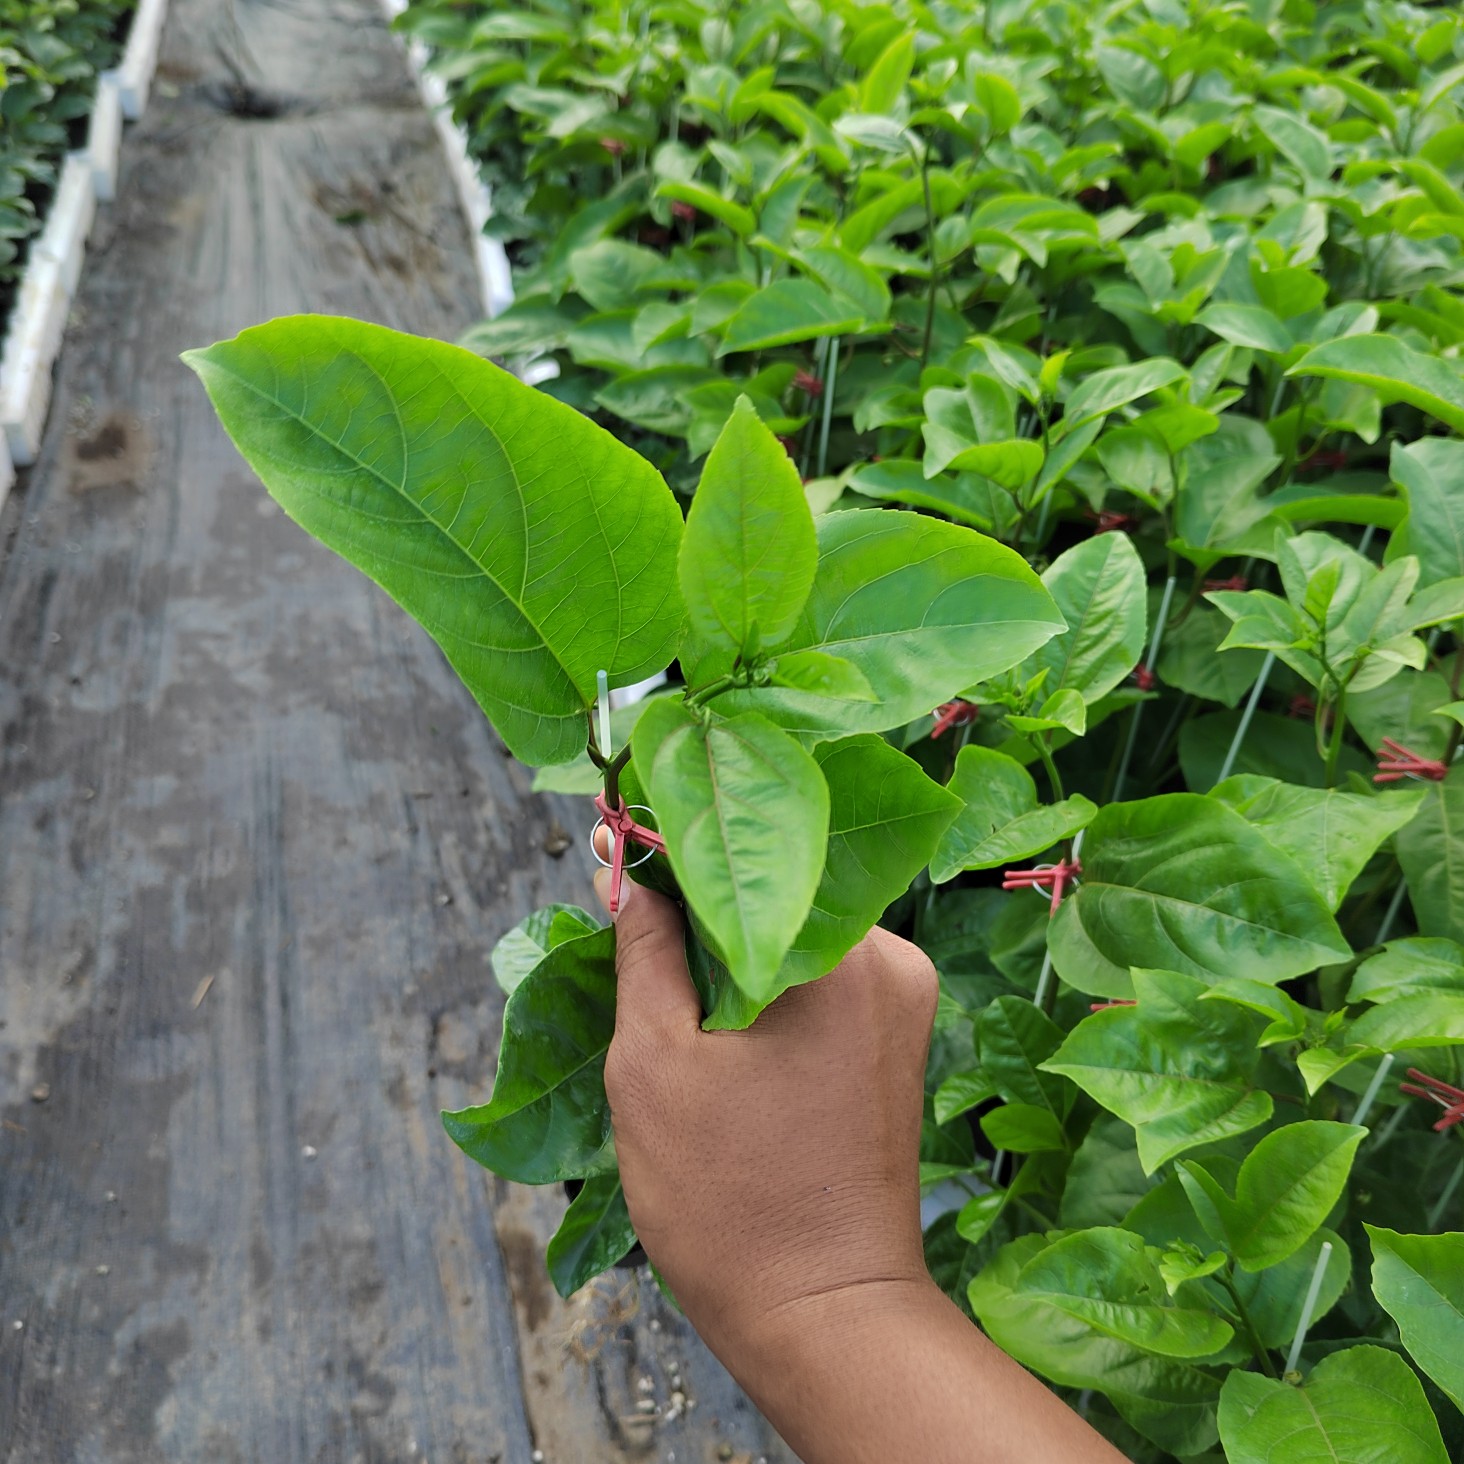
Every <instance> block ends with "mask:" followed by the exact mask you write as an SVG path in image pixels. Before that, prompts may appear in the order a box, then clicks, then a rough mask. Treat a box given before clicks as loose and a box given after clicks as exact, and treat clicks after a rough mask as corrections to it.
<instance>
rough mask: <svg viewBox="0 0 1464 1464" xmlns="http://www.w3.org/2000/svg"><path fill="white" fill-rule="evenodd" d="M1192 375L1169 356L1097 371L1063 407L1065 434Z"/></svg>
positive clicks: (1078, 388)
mask: <svg viewBox="0 0 1464 1464" xmlns="http://www.w3.org/2000/svg"><path fill="white" fill-rule="evenodd" d="M1188 374H1189V373H1188V372H1187V371H1186V370H1185V369H1184V367H1183V366H1181V365H1180V364H1179V362H1178V361H1171V360H1169V359H1168V357H1165V356H1155V357H1154V358H1152V359H1151V360H1148V361H1138V362H1136V363H1135V364H1134V365H1132V366H1112V367H1109V368H1108V369H1107V370H1106V371H1095V372H1094V373H1093V375H1092V376H1090V377H1088V378H1087V379H1086V380H1085V381H1084V382H1083V383H1082V384H1081V385H1080V386H1077V387H1075V388H1074V390H1073V393H1072V395H1071V396H1070V397H1069V398H1068V399H1067V402H1066V404H1065V405H1064V407H1063V417H1062V431H1063V433H1064V435H1067V434H1070V433H1072V432H1074V431H1075V430H1076V429H1077V428H1079V427H1081V426H1083V425H1084V424H1085V423H1087V422H1092V421H1094V420H1095V419H1097V418H1099V417H1103V416H1106V415H1107V414H1108V413H1109V412H1113V411H1116V410H1117V409H1118V408H1119V407H1123V406H1127V405H1128V403H1129V402H1135V401H1138V400H1139V398H1140V397H1145V396H1148V395H1149V393H1150V392H1154V391H1158V390H1159V388H1160V387H1163V386H1171V385H1173V383H1174V382H1176V381H1178V380H1179V379H1180V378H1181V377H1182V376H1187V375H1188Z"/></svg>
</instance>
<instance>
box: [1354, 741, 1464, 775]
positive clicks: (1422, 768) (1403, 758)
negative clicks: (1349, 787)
mask: <svg viewBox="0 0 1464 1464" xmlns="http://www.w3.org/2000/svg"><path fill="white" fill-rule="evenodd" d="M1383 746H1384V748H1386V749H1387V750H1386V752H1383V753H1379V754H1378V771H1377V772H1376V773H1374V774H1373V782H1374V783H1398V782H1401V781H1402V780H1403V779H1404V778H1431V779H1432V780H1433V781H1434V782H1435V783H1442V782H1443V781H1444V779H1445V778H1446V777H1448V775H1449V765H1448V764H1447V763H1442V762H1440V761H1439V760H1438V759H1437V758H1433V757H1420V756H1419V755H1418V754H1417V753H1416V752H1410V751H1409V750H1408V749H1407V748H1406V747H1404V746H1403V744H1402V743H1401V742H1394V741H1393V739H1392V738H1391V737H1384V738H1383Z"/></svg>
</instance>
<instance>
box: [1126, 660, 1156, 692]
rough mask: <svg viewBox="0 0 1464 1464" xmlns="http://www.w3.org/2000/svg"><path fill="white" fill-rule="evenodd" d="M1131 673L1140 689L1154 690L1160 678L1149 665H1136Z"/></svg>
mask: <svg viewBox="0 0 1464 1464" xmlns="http://www.w3.org/2000/svg"><path fill="white" fill-rule="evenodd" d="M1129 674H1130V675H1131V676H1132V678H1133V683H1134V685H1135V686H1137V687H1138V688H1139V690H1140V691H1153V690H1154V687H1155V686H1156V685H1157V684H1158V678H1157V677H1156V676H1155V675H1154V673H1153V672H1152V671H1151V670H1149V668H1148V667H1147V666H1135V667H1134V669H1133V670H1132V671H1131V672H1130V673H1129Z"/></svg>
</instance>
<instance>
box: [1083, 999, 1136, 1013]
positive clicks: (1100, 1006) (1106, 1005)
mask: <svg viewBox="0 0 1464 1464" xmlns="http://www.w3.org/2000/svg"><path fill="white" fill-rule="evenodd" d="M1121 1006H1138V1002H1136V1001H1132V1000H1130V999H1129V998H1128V997H1124V996H1116V997H1114V999H1113V1000H1112V1001H1095V1002H1092V1003H1091V1004H1090V1005H1089V1007H1088V1010H1089V1011H1090V1012H1106V1011H1111V1010H1112V1009H1113V1008H1114V1007H1121Z"/></svg>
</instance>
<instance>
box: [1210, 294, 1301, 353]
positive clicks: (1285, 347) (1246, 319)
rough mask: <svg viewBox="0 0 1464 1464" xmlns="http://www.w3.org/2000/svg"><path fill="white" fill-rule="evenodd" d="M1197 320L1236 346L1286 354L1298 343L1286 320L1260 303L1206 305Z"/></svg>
mask: <svg viewBox="0 0 1464 1464" xmlns="http://www.w3.org/2000/svg"><path fill="white" fill-rule="evenodd" d="M1195 324H1196V325H1203V326H1205V327H1206V329H1208V330H1212V331H1214V332H1215V334H1216V335H1217V336H1219V337H1220V339H1221V340H1224V341H1229V342H1230V343H1231V344H1232V345H1236V346H1250V347H1251V348H1253V349H1254V350H1257V351H1267V352H1269V353H1270V354H1272V355H1277V356H1284V355H1285V354H1286V352H1287V351H1289V350H1290V349H1291V347H1292V346H1293V345H1294V344H1295V341H1294V340H1293V339H1292V335H1291V332H1290V331H1289V330H1287V329H1286V326H1285V324H1284V322H1282V321H1281V320H1280V318H1279V317H1277V316H1275V315H1273V314H1272V313H1271V312H1270V311H1269V310H1267V309H1265V308H1264V307H1263V306H1260V305H1206V306H1205V308H1204V309H1203V310H1201V311H1200V313H1199V314H1198V315H1196V316H1195Z"/></svg>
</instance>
